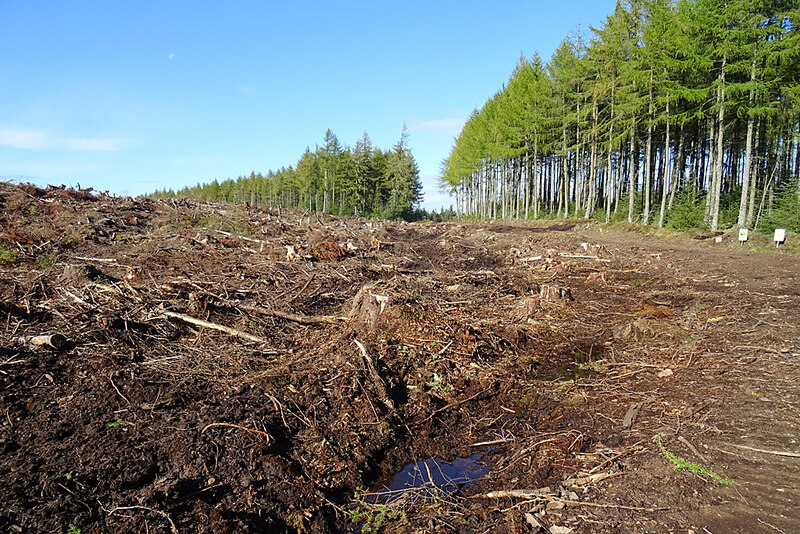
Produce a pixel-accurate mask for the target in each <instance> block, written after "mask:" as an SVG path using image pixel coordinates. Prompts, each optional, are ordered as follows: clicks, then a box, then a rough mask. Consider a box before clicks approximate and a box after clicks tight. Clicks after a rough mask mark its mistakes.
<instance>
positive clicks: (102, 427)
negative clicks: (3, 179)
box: [0, 184, 800, 534]
mask: <svg viewBox="0 0 800 534" xmlns="http://www.w3.org/2000/svg"><path fill="white" fill-rule="evenodd" d="M700 237H707V236H700ZM730 240H731V237H730V236H729V235H725V236H723V243H721V244H717V243H715V242H714V240H713V239H702V240H691V239H688V238H686V237H685V236H677V237H671V238H664V237H660V238H655V237H653V236H651V235H643V234H640V233H636V232H633V231H620V230H610V229H609V228H607V227H603V226H601V225H597V224H596V223H587V222H585V221H553V222H550V223H539V224H538V225H531V224H525V223H515V224H508V223H501V222H499V221H498V222H494V223H467V222H465V223H461V224H431V223H415V224H406V223H395V222H375V221H366V220H362V219H358V218H333V217H329V216H320V217H317V216H315V215H314V214H299V213H285V212H284V213H281V212H278V211H277V210H276V211H268V210H262V209H256V208H242V207H233V206H227V205H218V204H208V203H201V202H197V201H185V200H160V201H154V200H149V199H130V198H112V197H108V196H106V195H102V194H101V195H97V194H93V193H90V192H88V191H81V190H77V191H76V190H70V189H62V188H50V189H47V190H42V189H37V188H35V187H32V186H12V185H9V184H0V321H2V335H1V336H0V451H1V452H2V454H0V480H2V484H0V530H1V531H3V532H63V533H67V532H70V533H73V534H74V533H75V532H81V533H84V534H86V533H95V532H97V533H101V532H121V533H133V532H137V533H138V532H153V533H156V532H209V533H233V532H251V533H256V532H292V533H304V532H309V533H311V532H314V533H316V532H359V531H362V530H364V531H374V532H377V531H385V532H403V533H411V532H434V531H436V532H459V533H490V532H534V531H542V532H608V533H612V532H659V533H660V532H692V531H693V532H696V533H701V532H710V533H714V534H718V533H729V532H742V533H745V532H748V533H749V532H772V533H774V532H785V533H789V532H795V531H797V530H798V528H797V525H798V524H800V512H798V510H797V503H798V502H800V454H798V451H800V445H798V443H797V441H798V439H800V431H799V430H798V428H799V427H800V418H799V417H798V412H799V411H800V392H799V391H798V388H797V384H798V381H800V365H798V361H800V360H799V358H800V336H799V335H798V326H799V325H800V316H798V313H797V310H798V309H800V290H799V288H798V283H800V257H798V256H797V255H791V254H786V253H783V254H781V253H767V252H753V251H749V250H747V249H746V248H745V247H741V248H737V245H735V244H734V243H731V241H730ZM219 328H227V329H228V330H227V331H221V330H219ZM53 334H59V335H60V336H63V337H59V336H55V337H54V338H53V337H51V338H48V339H49V341H50V343H51V344H52V345H55V347H53V346H48V345H47V344H39V345H37V344H36V343H37V342H39V343H41V340H37V338H34V336H42V335H53ZM426 459H432V460H436V462H425V463H418V464H416V465H417V467H418V468H420V472H419V477H417V480H419V481H421V483H420V484H418V485H417V486H413V487H408V488H405V489H403V490H402V491H400V492H394V493H391V494H387V492H386V491H382V490H383V489H384V486H388V485H389V484H390V483H391V481H392V479H393V476H394V475H395V474H396V473H398V472H401V471H404V467H406V469H405V471H408V469H409V465H412V466H413V464H414V462H418V461H422V460H426ZM465 459H471V460H473V461H474V462H473V461H470V460H465ZM682 460H683V461H682ZM687 462H690V463H687ZM467 464H468V465H467ZM451 465H452V466H459V465H467V467H468V468H469V469H472V472H473V473H476V472H477V473H478V475H480V474H483V473H485V472H487V471H488V474H486V475H485V476H482V477H480V478H478V479H477V481H476V482H475V483H472V484H465V485H460V484H457V483H458V482H463V481H464V480H455V482H456V484H444V483H442V482H441V477H435V476H433V474H431V473H430V471H429V470H430V469H431V466H433V469H437V466H438V467H441V468H443V469H444V468H445V467H447V468H450V467H451ZM676 465H677V466H679V467H684V469H681V470H676V469H675V467H676ZM422 467H424V469H423V468H422ZM453 468H455V467H453ZM412 469H413V467H412ZM425 471H428V472H427V473H426V472H425ZM449 472H450V471H448V473H449ZM431 479H432V480H433V482H431ZM453 489H455V491H453Z"/></svg>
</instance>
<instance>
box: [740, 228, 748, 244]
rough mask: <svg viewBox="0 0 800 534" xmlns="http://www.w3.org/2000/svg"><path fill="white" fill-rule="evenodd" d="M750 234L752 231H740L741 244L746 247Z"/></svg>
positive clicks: (743, 229)
mask: <svg viewBox="0 0 800 534" xmlns="http://www.w3.org/2000/svg"><path fill="white" fill-rule="evenodd" d="M749 233H750V230H748V229H747V228H740V229H739V244H741V245H744V242H745V241H747V238H748V234H749Z"/></svg>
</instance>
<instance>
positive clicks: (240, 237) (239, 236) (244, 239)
mask: <svg viewBox="0 0 800 534" xmlns="http://www.w3.org/2000/svg"><path fill="white" fill-rule="evenodd" d="M204 230H205V228H204ZM214 231H215V232H217V233H218V234H222V235H224V236H226V237H232V238H234V239H241V240H242V241H250V242H251V243H259V244H261V245H269V243H268V242H267V241H262V240H260V239H253V238H252V237H245V236H243V235H236V234H232V233H230V232H223V231H222V230H214Z"/></svg>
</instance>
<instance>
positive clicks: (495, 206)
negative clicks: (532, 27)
mask: <svg viewBox="0 0 800 534" xmlns="http://www.w3.org/2000/svg"><path fill="white" fill-rule="evenodd" d="M799 22H800V11H799V10H798V2H795V1H782V0H627V1H624V2H623V1H619V2H618V3H617V5H616V8H615V10H614V12H613V13H612V14H611V15H609V16H608V17H607V18H606V20H605V22H604V24H603V25H602V27H600V28H592V29H591V36H590V37H589V38H585V37H580V36H578V37H571V38H566V39H564V40H563V41H562V42H561V44H560V46H559V47H558V48H557V49H556V51H555V52H554V54H553V56H552V58H551V59H550V61H549V62H548V63H546V64H545V63H543V61H542V60H541V59H540V58H539V56H538V55H534V56H533V57H531V58H525V57H522V58H520V60H519V62H518V63H517V65H516V68H515V69H514V71H513V72H512V74H511V76H510V78H509V79H508V81H507V83H505V84H504V85H503V87H502V88H501V89H500V90H499V91H498V92H497V93H496V94H494V95H493V96H492V97H491V98H489V99H488V100H487V101H486V103H485V104H484V105H483V107H482V108H481V109H476V110H474V111H473V113H472V114H471V116H470V117H469V119H468V120H467V121H466V123H465V125H464V127H463V129H462V131H461V133H460V134H459V135H458V137H457V138H456V139H455V142H454V145H453V147H452V150H451V152H450V154H449V156H448V157H447V158H446V159H445V160H444V162H443V163H442V172H441V185H442V187H443V188H445V189H446V190H448V191H449V192H450V193H451V194H453V195H455V197H456V211H457V213H458V214H460V215H469V216H476V217H491V218H494V217H503V218H520V217H523V218H528V217H532V218H538V217H543V216H550V217H553V216H558V217H585V218H590V217H597V218H600V219H603V220H605V221H610V220H627V221H628V222H631V223H642V224H655V225H657V226H659V227H661V226H664V225H665V224H666V225H669V226H676V227H680V226H682V225H683V226H687V227H689V226H695V227H696V226H703V225H706V226H708V227H710V228H711V229H713V230H716V229H717V228H719V227H721V226H733V225H736V226H738V227H740V228H753V227H754V226H756V225H758V224H760V225H761V226H762V227H764V226H767V225H770V224H772V225H773V226H774V225H777V224H783V225H786V226H788V227H789V228H792V229H793V230H795V231H800V187H798V170H799V169H800V150H799V147H798V141H799V140H800V106H799V104H800V44H799V43H798V36H800V33H798V23H799Z"/></svg>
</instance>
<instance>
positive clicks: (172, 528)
mask: <svg viewBox="0 0 800 534" xmlns="http://www.w3.org/2000/svg"><path fill="white" fill-rule="evenodd" d="M120 510H146V511H148V512H153V513H154V514H158V515H160V516H162V517H164V518H165V519H166V520H167V521H168V522H169V529H170V531H171V532H172V534H178V528H177V527H176V526H175V523H173V522H172V518H171V517H170V516H169V514H168V513H167V512H162V511H161V510H156V509H154V508H148V507H147V506H117V507H115V508H112V509H111V510H105V511H106V512H107V513H108V515H114V514H115V513H116V512H118V511H120Z"/></svg>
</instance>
